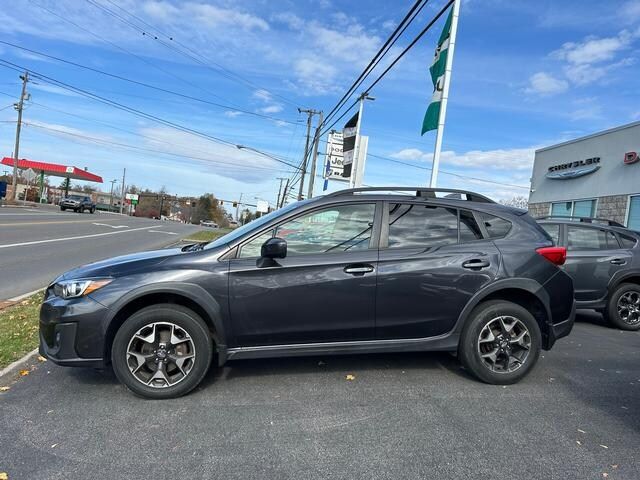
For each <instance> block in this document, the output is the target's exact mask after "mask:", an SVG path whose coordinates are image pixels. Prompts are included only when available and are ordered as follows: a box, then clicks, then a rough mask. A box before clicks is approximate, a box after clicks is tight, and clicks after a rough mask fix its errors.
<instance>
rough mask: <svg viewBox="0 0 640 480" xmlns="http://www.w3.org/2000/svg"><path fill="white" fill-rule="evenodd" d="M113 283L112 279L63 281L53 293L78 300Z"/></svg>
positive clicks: (54, 287)
mask: <svg viewBox="0 0 640 480" xmlns="http://www.w3.org/2000/svg"><path fill="white" fill-rule="evenodd" d="M112 281H113V279H112V278H94V279H90V278H89V279H80V280H63V281H61V282H58V283H56V284H55V285H54V286H53V291H54V293H55V294H56V296H58V297H62V298H77V297H83V296H85V295H89V294H90V293H91V292H95V291H96V290H98V289H99V288H102V287H104V286H105V285H108V284H109V283H111V282H112Z"/></svg>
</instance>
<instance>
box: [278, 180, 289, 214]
mask: <svg viewBox="0 0 640 480" xmlns="http://www.w3.org/2000/svg"><path fill="white" fill-rule="evenodd" d="M288 190H289V179H288V178H287V183H285V184H284V192H282V198H281V199H280V208H282V207H284V201H285V200H286V198H287V191H288Z"/></svg>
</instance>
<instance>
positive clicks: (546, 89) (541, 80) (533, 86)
mask: <svg viewBox="0 0 640 480" xmlns="http://www.w3.org/2000/svg"><path fill="white" fill-rule="evenodd" d="M568 88H569V82H567V81H566V80H563V79H560V78H556V77H554V76H553V75H550V74H548V73H545V72H538V73H534V74H533V75H531V77H529V86H528V87H527V88H526V89H525V92H527V93H534V94H538V95H554V94H557V93H562V92H565V91H566V90H567V89H568Z"/></svg>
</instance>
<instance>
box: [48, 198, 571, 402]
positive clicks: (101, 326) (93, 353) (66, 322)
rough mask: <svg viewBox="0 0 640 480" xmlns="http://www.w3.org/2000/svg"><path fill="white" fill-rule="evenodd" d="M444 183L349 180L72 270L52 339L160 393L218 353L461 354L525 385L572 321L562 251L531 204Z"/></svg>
mask: <svg viewBox="0 0 640 480" xmlns="http://www.w3.org/2000/svg"><path fill="white" fill-rule="evenodd" d="M399 190H405V191H409V192H410V195H403V194H399V193H397V191H399ZM389 191H391V192H393V193H388V192H389ZM383 192H387V193H383ZM440 192H442V190H438V191H436V190H433V189H426V188H417V189H407V188H369V189H352V190H343V191H340V192H336V193H332V194H329V195H326V196H324V197H318V198H314V199H311V200H305V201H301V202H297V203H294V204H291V205H288V206H286V207H284V208H282V209H280V210H277V211H275V212H272V213H270V214H268V215H265V216H263V217H260V218H259V219H257V220H254V221H253V222H250V223H248V224H246V225H244V226H242V227H240V228H238V229H236V230H234V231H232V232H231V233H228V234H227V235H225V236H223V237H221V238H219V239H217V240H215V241H214V242H212V243H207V244H196V245H190V246H186V247H183V248H181V249H180V248H176V249H167V250H159V251H155V252H146V253H141V254H135V255H129V256H125V257H119V258H114V259H110V260H105V261H101V262H98V263H94V264H91V265H86V266H84V267H79V268H77V269H75V270H71V271H70V272H67V273H65V274H64V275H62V276H60V277H59V278H57V279H56V280H55V281H54V282H53V283H52V284H51V285H50V286H49V287H48V288H47V291H46V295H45V299H44V303H43V305H42V309H41V313H40V351H41V352H42V354H43V355H45V356H47V357H48V358H50V359H51V360H52V361H54V362H56V363H58V364H60V365H76V366H92V367H103V366H104V365H105V364H109V363H111V364H112V365H113V369H114V371H115V373H116V375H117V377H118V378H119V379H120V381H122V383H124V384H125V385H127V387H129V389H131V390H132V391H133V392H135V393H137V394H139V395H143V396H146V397H151V398H167V397H175V396H178V395H182V394H184V393H186V392H188V391H190V390H191V389H193V388H194V387H195V386H196V385H198V384H199V383H200V381H201V380H202V378H203V377H204V375H205V374H206V372H207V370H208V368H209V364H210V363H211V360H212V357H214V355H215V359H216V363H217V364H218V365H223V364H224V363H225V362H226V361H227V360H231V359H243V358H264V357H278V356H298V355H330V354H340V353H376V352H402V351H428V350H431V351H433V350H439V351H450V352H457V354H458V356H459V358H460V360H461V361H462V364H463V365H464V366H465V367H466V369H467V371H469V372H471V373H472V374H474V375H475V376H476V377H478V378H479V379H481V380H483V381H485V382H488V383H494V384H508V383H514V382H516V381H518V380H519V379H521V378H522V377H524V376H525V375H526V374H527V372H529V371H530V370H531V368H532V367H533V366H534V364H535V363H536V361H537V360H538V356H539V354H540V350H541V349H545V350H548V349H550V348H551V347H552V346H553V344H554V343H555V341H556V339H558V338H560V337H563V336H565V335H568V334H569V332H570V331H571V328H572V326H573V320H574V315H575V308H574V307H575V305H574V300H573V286H572V282H571V278H570V277H569V276H568V275H567V274H566V273H564V272H563V271H562V270H561V269H559V268H558V265H559V264H561V263H563V262H564V256H565V249H564V248H562V247H555V246H553V242H552V241H551V238H550V237H549V236H548V235H547V233H546V232H545V231H544V230H543V229H542V228H541V227H540V226H539V225H538V224H537V223H536V222H535V221H534V220H533V219H532V218H531V217H530V216H529V215H527V213H526V212H525V211H523V210H517V209H514V208H510V207H506V206H503V205H499V204H496V203H494V202H493V201H491V200H489V199H488V198H486V197H483V196H481V195H478V194H475V193H470V192H462V191H452V190H445V191H444V193H446V194H448V195H447V196H445V197H444V198H442V197H438V194H439V193H440ZM238 368H241V367H238Z"/></svg>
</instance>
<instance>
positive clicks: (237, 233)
mask: <svg viewBox="0 0 640 480" xmlns="http://www.w3.org/2000/svg"><path fill="white" fill-rule="evenodd" d="M306 202H307V200H304V201H302V202H295V203H292V204H290V205H287V206H286V207H283V208H281V209H280V210H274V211H273V212H271V213H268V214H266V215H263V216H262V217H260V218H257V219H255V220H253V221H252V222H249V223H247V224H245V225H243V226H241V227H238V228H236V229H235V230H233V231H231V232H229V233H227V234H226V235H223V236H222V237H220V238H217V239H216V240H214V241H213V242H211V243H208V244H207V246H206V247H205V248H216V247H219V246H221V245H225V244H227V243H231V242H233V241H234V240H236V239H238V238H240V237H242V236H243V235H245V234H246V233H249V232H251V231H253V230H257V229H259V228H260V227H262V226H263V225H265V224H266V223H268V222H270V221H271V220H273V219H274V218H278V217H279V216H280V215H283V214H285V213H287V212H290V211H291V210H293V209H295V208H298V207H299V206H301V205H303V204H304V203H306Z"/></svg>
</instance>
